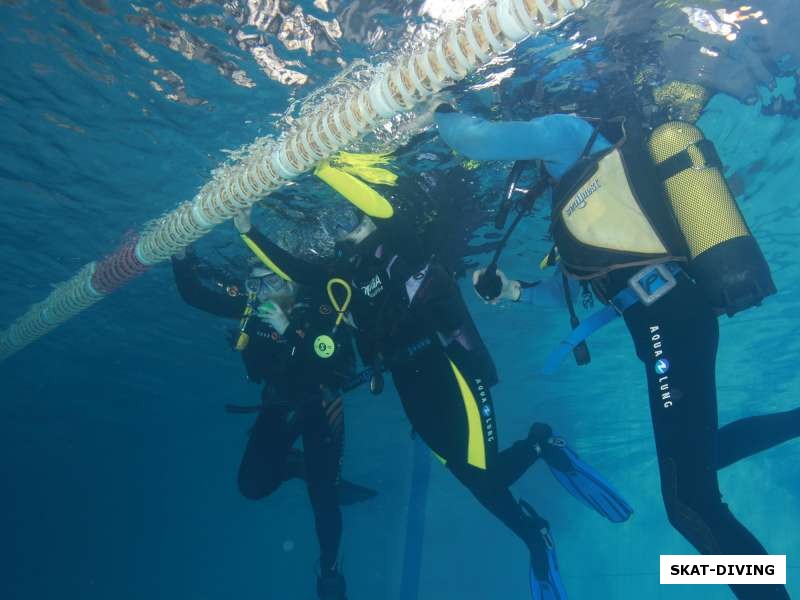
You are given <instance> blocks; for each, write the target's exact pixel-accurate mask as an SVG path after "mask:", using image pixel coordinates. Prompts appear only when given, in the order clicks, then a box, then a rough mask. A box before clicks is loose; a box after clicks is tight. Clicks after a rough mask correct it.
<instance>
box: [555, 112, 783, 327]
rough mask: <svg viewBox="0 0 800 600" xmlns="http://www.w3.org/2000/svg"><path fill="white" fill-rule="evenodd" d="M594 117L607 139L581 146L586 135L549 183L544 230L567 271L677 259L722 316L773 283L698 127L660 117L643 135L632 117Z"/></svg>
mask: <svg viewBox="0 0 800 600" xmlns="http://www.w3.org/2000/svg"><path fill="white" fill-rule="evenodd" d="M598 127H602V130H603V133H604V135H607V137H608V138H609V139H610V140H611V141H612V143H614V146H613V147H612V148H611V149H608V150H604V151H602V152H600V153H596V154H588V149H589V148H591V145H592V144H591V142H590V144H589V145H588V147H587V152H585V153H584V156H583V157H582V158H581V159H580V160H579V161H578V163H577V164H576V165H575V166H574V167H573V168H572V169H570V171H569V172H568V173H567V174H566V175H565V176H564V177H563V178H562V179H561V181H560V182H559V184H558V186H557V187H556V189H555V190H554V192H553V211H552V215H553V224H552V228H551V233H552V235H553V239H554V241H555V244H556V246H557V248H558V253H559V256H560V258H561V262H562V265H563V268H564V270H565V271H566V272H567V273H569V274H570V275H572V276H574V277H576V278H579V279H584V280H591V281H597V280H599V279H600V278H602V277H604V276H606V275H608V274H610V273H612V272H614V271H617V270H619V269H623V268H627V267H636V266H643V265H648V264H656V263H662V262H667V261H680V262H683V263H685V269H686V272H687V273H688V274H689V275H690V276H691V277H692V278H693V279H694V280H695V281H696V282H697V284H698V286H699V287H700V288H701V289H702V290H703V292H704V293H705V295H706V297H707V298H708V300H709V301H710V302H711V304H712V306H713V308H714V310H715V311H716V312H717V313H718V314H722V313H727V314H728V315H729V316H733V315H734V314H735V313H737V312H739V311H741V310H744V309H746V308H749V307H751V306H755V305H758V304H760V303H761V301H762V300H763V299H764V298H765V297H766V296H769V295H771V294H774V293H775V292H776V289H775V285H774V283H773V282H772V277H771V275H770V271H769V266H768V265H767V262H766V260H765V259H764V256H763V254H762V253H761V250H760V248H759V246H758V244H757V242H756V240H755V238H754V237H753V235H752V233H751V232H750V229H749V228H748V226H747V224H746V223H745V220H744V217H743V215H742V213H741V211H740V210H739V207H738V206H737V204H736V200H735V199H734V196H733V194H732V193H731V191H730V188H729V187H728V184H727V182H726V181H725V178H724V176H723V173H722V163H721V162H720V159H719V156H718V155H717V152H716V150H715V148H714V146H713V144H712V143H711V142H710V141H709V140H707V139H706V138H705V136H704V135H703V133H702V132H701V131H700V129H698V128H697V127H695V126H694V125H691V124H689V123H684V122H669V123H666V124H664V125H661V126H660V127H658V128H656V129H655V130H654V131H653V132H652V134H651V135H650V136H649V137H647V138H646V139H645V136H644V129H643V128H642V127H640V126H637V125H633V124H632V126H631V127H630V128H628V127H626V122H625V121H624V120H618V121H613V122H608V123H603V124H602V125H598ZM592 141H593V140H592Z"/></svg>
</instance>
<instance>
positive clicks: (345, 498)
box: [338, 479, 378, 506]
mask: <svg viewBox="0 0 800 600" xmlns="http://www.w3.org/2000/svg"><path fill="white" fill-rule="evenodd" d="M338 492H339V504H340V505H342V506H351V505H353V504H360V503H361V502H366V501H367V500H372V499H373V498H374V497H375V496H377V495H378V492H376V491H375V490H372V489H370V488H368V487H364V486H363V485H358V484H357V483H353V482H352V481H347V480H345V479H342V480H341V481H340V482H339V488H338Z"/></svg>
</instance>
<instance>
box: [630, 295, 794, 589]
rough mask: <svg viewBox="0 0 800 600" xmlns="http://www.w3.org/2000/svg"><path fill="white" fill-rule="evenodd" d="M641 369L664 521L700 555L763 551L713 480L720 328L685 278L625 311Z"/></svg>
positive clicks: (748, 586)
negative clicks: (649, 302)
mask: <svg viewBox="0 0 800 600" xmlns="http://www.w3.org/2000/svg"><path fill="white" fill-rule="evenodd" d="M625 320H626V323H627V324H628V328H629V330H630V331H631V335H632V336H633V339H634V342H635V344H636V351H637V354H638V356H639V358H640V359H641V360H642V362H643V363H644V365H645V369H646V372H647V383H648V391H649V396H650V410H651V415H652V420H653V427H654V432H655V441H656V449H657V451H658V459H659V468H660V474H661V492H662V496H663V498H664V503H665V506H666V509H667V515H668V518H669V520H670V523H671V524H672V525H673V527H675V528H676V529H677V530H678V531H679V532H680V533H681V534H682V535H683V536H684V537H685V538H686V539H687V540H688V541H689V542H690V543H691V544H692V545H693V546H694V547H695V548H697V550H698V551H699V552H701V553H702V554H754V555H756V554H766V550H765V549H764V547H763V546H762V545H761V544H760V543H759V542H758V540H756V538H755V537H754V536H753V535H752V534H751V533H750V532H749V531H748V530H747V529H746V528H745V527H744V526H743V525H742V524H741V523H740V522H739V521H738V520H737V519H736V518H735V517H734V516H733V514H732V513H731V512H730V510H729V509H728V506H727V505H726V504H724V503H723V502H722V497H721V493H720V490H719V483H718V480H717V449H716V433H717V397H716V380H715V374H714V369H715V362H716V352H717V343H718V339H719V328H718V324H717V320H716V317H715V316H714V314H713V312H712V310H711V308H710V306H709V305H708V303H707V302H706V301H705V300H704V299H703V298H702V296H701V295H700V292H699V290H697V289H696V288H695V287H694V285H692V284H691V283H689V282H688V281H686V280H681V281H680V283H679V285H678V287H677V288H676V289H674V290H672V291H671V292H670V293H669V294H667V295H666V296H665V297H664V298H662V299H661V300H659V301H658V302H656V303H655V304H654V305H652V306H650V307H644V306H642V305H637V306H634V307H632V308H630V309H629V310H628V311H626V313H625ZM731 589H732V591H733V592H734V594H735V595H736V596H737V597H738V598H740V599H747V600H751V599H752V600H755V599H758V600H772V599H785V598H788V595H787V594H786V590H785V588H784V587H783V586H751V585H733V586H731Z"/></svg>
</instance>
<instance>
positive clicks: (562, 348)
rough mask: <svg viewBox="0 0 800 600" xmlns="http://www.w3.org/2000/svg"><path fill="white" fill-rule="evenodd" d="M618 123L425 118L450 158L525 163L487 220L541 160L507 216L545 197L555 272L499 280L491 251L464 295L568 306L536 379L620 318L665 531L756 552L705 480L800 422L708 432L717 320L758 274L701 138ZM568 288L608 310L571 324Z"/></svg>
mask: <svg viewBox="0 0 800 600" xmlns="http://www.w3.org/2000/svg"><path fill="white" fill-rule="evenodd" d="M614 106H615V107H616V109H617V110H620V107H621V106H625V104H622V103H616V104H614ZM623 114H625V115H626V117H627V118H626V119H616V120H609V121H599V120H598V121H591V120H587V119H583V118H580V117H577V116H573V115H564V114H553V115H548V116H543V117H539V118H534V119H532V120H530V121H523V122H509V121H506V122H489V121H487V120H485V119H482V118H478V117H473V116H468V115H464V114H459V113H457V112H455V110H454V109H453V108H452V107H451V106H449V105H442V106H440V107H439V108H438V109H437V111H436V117H435V118H436V123H437V126H438V130H439V134H440V135H441V137H442V138H443V139H444V141H445V142H446V143H447V144H448V145H449V146H450V147H451V148H453V149H454V150H456V151H457V152H459V153H461V154H464V155H465V156H467V157H469V158H471V159H474V160H508V161H528V162H526V163H517V164H516V165H515V169H514V171H515V174H514V175H513V176H512V178H511V180H512V181H511V185H510V187H509V192H508V194H507V195H506V197H505V199H504V202H503V206H502V207H501V213H502V216H501V217H499V219H498V221H499V222H502V221H504V220H505V218H506V216H507V214H508V211H509V209H510V204H511V203H512V196H513V194H514V187H515V184H514V182H513V179H515V178H516V177H517V176H518V175H519V172H520V171H521V170H522V168H524V167H525V166H526V165H528V166H530V165H533V164H535V163H534V161H539V166H540V168H541V176H540V180H539V181H540V183H539V185H536V186H534V188H532V189H530V190H528V191H527V192H528V193H527V194H526V199H525V203H526V204H525V205H524V206H522V207H520V215H521V214H522V213H523V212H529V211H530V210H531V208H532V204H533V202H534V201H535V200H536V196H537V195H540V194H541V193H543V192H544V191H545V190H546V189H548V188H549V189H552V225H551V228H550V233H551V235H552V238H553V241H554V247H553V249H552V251H551V252H550V253H549V255H548V256H547V257H546V258H545V261H543V265H549V266H552V265H556V264H557V265H558V269H559V273H557V275H556V277H555V278H553V279H552V280H551V281H550V282H549V283H548V282H544V283H539V282H536V283H526V282H523V281H516V280H512V279H509V278H508V277H506V276H505V274H503V273H501V272H500V271H498V270H497V259H498V257H499V253H500V251H501V250H502V247H500V248H498V250H497V252H496V254H495V258H494V260H493V261H492V262H491V263H490V265H489V266H488V267H487V268H486V269H483V270H480V271H478V272H476V274H475V276H474V278H473V282H474V284H475V289H476V291H477V293H478V294H479V295H480V296H481V297H482V298H483V299H484V300H486V301H488V302H492V303H494V302H497V301H498V300H511V301H515V302H526V303H534V304H553V303H561V304H564V305H566V306H567V307H568V308H569V310H570V316H571V322H572V326H573V330H572V333H571V334H570V335H569V336H568V337H567V338H566V339H565V340H564V341H562V343H561V344H560V345H559V347H558V348H557V349H556V350H555V351H554V352H553V353H552V354H551V356H550V358H549V359H548V362H547V365H546V367H545V372H546V373H548V372H553V371H554V370H555V369H556V368H557V367H558V365H559V363H560V362H561V361H562V359H563V358H564V357H566V356H567V355H569V354H570V352H572V353H574V354H575V357H576V359H577V360H578V362H579V364H584V363H586V362H588V360H589V355H588V350H587V348H586V345H585V340H586V338H587V337H588V336H589V335H590V334H591V333H592V332H593V331H595V330H596V329H598V328H600V327H602V326H603V325H605V324H607V323H609V322H611V321H613V320H614V319H615V318H616V317H619V316H622V318H623V319H624V321H625V323H626V325H627V327H628V330H629V332H630V335H631V337H632V339H633V342H634V345H635V348H636V354H637V356H638V357H639V359H640V360H641V361H642V362H643V363H644V367H645V372H646V376H647V384H648V394H649V401H650V410H651V415H652V421H653V427H654V432H655V441H656V448H657V452H658V463H659V469H660V476H661V489H662V496H663V499H664V504H665V506H666V511H667V515H668V518H669V521H670V523H671V524H672V526H673V527H675V529H677V530H678V531H679V532H680V533H681V534H682V535H683V536H684V537H685V538H686V539H687V540H688V541H689V542H690V543H691V544H692V545H693V546H694V547H695V548H696V549H697V550H698V551H699V552H700V553H702V554H715V555H720V554H722V555H725V554H727V555H730V554H740V555H761V554H766V553H767V552H766V550H765V549H764V547H763V546H762V545H761V544H760V543H759V541H758V540H757V539H756V538H755V537H754V536H753V535H752V534H751V533H750V531H748V530H747V528H745V527H744V525H742V524H741V523H740V522H739V521H738V520H737V519H736V518H735V517H734V515H733V514H732V513H731V511H730V510H729V509H728V506H727V505H726V504H725V503H723V501H722V496H721V492H720V489H719V483H718V478H717V470H718V469H719V468H722V467H724V466H727V465H728V464H732V463H733V462H735V461H737V460H739V459H741V458H743V457H744V456H747V455H749V454H751V453H754V452H758V451H761V450H763V449H765V448H768V447H771V446H773V445H775V444H777V443H780V442H782V441H785V440H787V439H790V438H792V437H795V436H797V435H798V433H800V414H798V411H792V412H790V413H784V414H781V415H768V416H764V417H754V418H752V419H745V420H743V421H740V422H737V423H733V424H731V425H728V426H726V427H725V428H723V429H721V430H719V428H718V416H717V390H716V380H715V363H716V355H717V345H718V341H719V325H718V322H717V317H718V316H719V315H720V314H723V313H726V314H728V315H730V316H732V315H734V314H735V313H738V312H739V311H742V310H745V309H747V308H749V307H752V306H756V305H758V304H760V303H761V301H762V300H763V299H764V298H766V297H767V296H769V295H771V294H774V293H775V292H776V289H775V286H774V284H773V282H772V278H771V275H770V271H769V267H768V265H767V263H766V261H765V259H764V257H763V255H762V253H761V251H760V249H759V247H758V245H757V243H756V241H755V238H753V236H752V234H751V232H750V230H749V228H748V227H747V225H746V223H745V221H744V218H743V216H742V214H741V212H740V211H739V209H738V207H737V205H736V202H735V200H734V198H733V195H732V194H731V192H730V190H729V188H728V186H727V184H726V182H725V179H724V177H723V174H722V165H721V162H720V159H719V156H718V155H717V153H716V150H715V149H714V146H713V145H712V143H711V142H710V141H708V140H707V139H706V138H705V136H704V135H703V133H702V132H701V131H700V130H699V129H698V128H697V127H696V126H694V125H693V124H691V123H687V122H678V121H672V122H666V123H664V124H662V125H660V126H659V127H656V128H655V129H653V130H652V131H649V130H648V128H647V127H646V126H645V125H644V124H643V123H640V122H639V121H638V116H637V115H638V113H637V111H636V110H635V109H634V110H631V111H625V112H624V113H623ZM519 218H520V217H519V216H518V217H517V220H516V221H515V223H514V226H516V223H518V222H519ZM498 224H501V223H498ZM512 228H513V226H512ZM510 232H511V231H510V230H509V231H508V232H507V234H506V238H505V240H504V242H505V241H507V239H508V235H510ZM501 246H502V245H501ZM581 290H583V292H584V294H585V295H586V296H587V297H588V299H589V300H591V293H592V292H594V295H595V296H596V297H597V298H599V300H600V301H601V302H602V303H603V304H605V308H604V309H603V310H601V311H600V312H598V313H596V314H595V315H593V316H591V317H589V318H588V319H587V320H585V321H584V322H583V323H580V322H579V321H578V319H577V316H576V314H575V310H574V307H573V304H572V297H573V296H574V295H575V294H576V293H580V292H581ZM730 587H731V589H732V591H733V593H734V594H735V595H736V597H737V598H740V599H747V600H750V599H758V600H772V599H785V598H788V595H787V592H786V589H785V587H784V586H779V585H731V586H730Z"/></svg>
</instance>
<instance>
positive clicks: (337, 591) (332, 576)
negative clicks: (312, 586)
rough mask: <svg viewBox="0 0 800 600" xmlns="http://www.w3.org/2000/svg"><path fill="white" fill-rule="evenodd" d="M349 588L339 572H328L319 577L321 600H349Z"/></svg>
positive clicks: (318, 585)
mask: <svg viewBox="0 0 800 600" xmlns="http://www.w3.org/2000/svg"><path fill="white" fill-rule="evenodd" d="M346 594H347V586H346V585H345V582H344V577H342V574H341V573H339V572H338V571H335V570H334V571H326V572H324V573H321V574H320V575H318V576H317V596H318V597H319V600H347V595H346Z"/></svg>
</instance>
